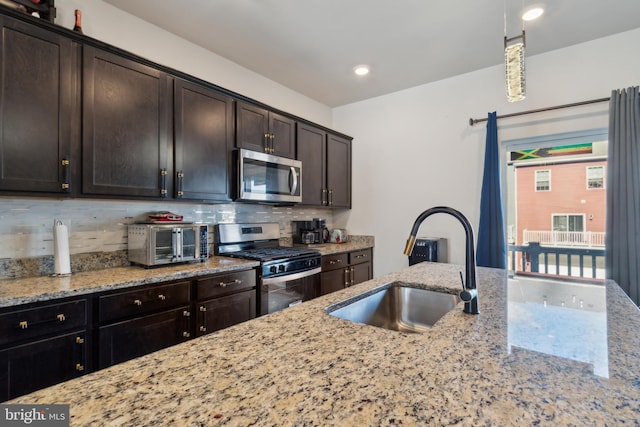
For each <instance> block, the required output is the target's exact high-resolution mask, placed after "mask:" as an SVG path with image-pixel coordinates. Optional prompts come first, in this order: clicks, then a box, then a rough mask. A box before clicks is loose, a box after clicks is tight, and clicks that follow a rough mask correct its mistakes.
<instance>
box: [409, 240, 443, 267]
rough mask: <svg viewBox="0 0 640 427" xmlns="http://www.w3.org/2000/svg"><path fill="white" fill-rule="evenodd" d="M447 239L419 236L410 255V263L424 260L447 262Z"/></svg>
mask: <svg viewBox="0 0 640 427" xmlns="http://www.w3.org/2000/svg"><path fill="white" fill-rule="evenodd" d="M447 260H448V257H447V239H443V238H437V237H436V238H432V237H418V238H417V239H416V243H415V245H414V246H413V252H411V255H409V265H414V264H417V263H419V262H423V261H430V262H447Z"/></svg>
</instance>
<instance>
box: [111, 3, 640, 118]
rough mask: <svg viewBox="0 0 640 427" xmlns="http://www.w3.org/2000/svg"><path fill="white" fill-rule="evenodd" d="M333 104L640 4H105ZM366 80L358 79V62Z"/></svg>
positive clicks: (608, 23) (615, 27)
mask: <svg viewBox="0 0 640 427" xmlns="http://www.w3.org/2000/svg"><path fill="white" fill-rule="evenodd" d="M105 1H106V2H107V3H110V4H112V5H114V6H116V7H118V8H119V9H122V10H125V11H127V12H129V13H131V14H133V15H136V16H138V17H140V18H142V19H144V20H146V21H148V22H150V23H153V24H155V25H157V26H159V27H161V28H164V29H166V30H168V31H170V32H172V33H174V34H177V35H178V36H180V37H182V38H184V39H187V40H190V41H191V42H193V43H196V44H198V45H200V46H202V47H204V48H206V49H208V50H210V51H212V52H215V53H216V54H218V55H220V56H222V57H225V58H227V59H229V60H231V61H233V62H235V63H237V64H240V65H242V66H244V67H246V68H248V69H250V70H253V71H255V72H256V73H258V74H261V75H263V76H265V77H268V78H270V79H271V80H274V81H276V82H278V83H280V84H282V85H284V86H287V87H289V88H291V89H293V90H295V91H297V92H300V93H302V94H305V95H307V96H309V97H310V98H313V99H315V100H317V101H319V102H321V103H323V104H326V105H328V106H331V107H335V106H339V105H344V104H348V103H352V102H356V101H359V100H363V99H367V98H371V97H374V96H378V95H383V94H387V93H391V92H395V91H398V90H401V89H406V88H409V87H413V86H417V85H420V84H424V83H428V82H432V81H436V80H441V79H444V78H447V77H451V76H455V75H459V74H463V73H467V72H470V71H474V70H479V69H482V68H486V67H490V66H494V65H498V64H501V63H502V62H503V37H504V27H505V19H504V16H505V13H504V12H505V3H506V8H507V10H506V16H507V19H506V21H507V34H508V36H509V37H513V36H516V35H518V34H520V31H521V29H522V25H521V22H520V20H519V14H520V10H521V9H522V6H523V5H524V6H525V7H529V6H532V5H533V4H545V9H546V10H545V14H544V15H543V16H542V17H541V18H540V19H539V20H537V21H535V22H530V23H527V24H526V26H525V30H526V39H527V45H526V55H527V56H531V55H535V54H539V53H542V52H547V51H550V50H555V49H559V48H562V47H565V46H569V45H573V44H576V43H581V42H585V41H589V40H593V39H596V38H600V37H603V36H607V35H611V34H615V33H619V32H623V31H627V30H631V29H634V28H638V27H640V0H541V1H536V0H526V1H525V0H502V1H501V0H189V1H179V0H135V1H131V0H105ZM358 64H369V65H370V66H371V70H372V71H371V74H370V75H369V76H367V77H365V78H358V77H356V76H355V75H354V74H353V72H352V70H353V67H354V66H355V65H358Z"/></svg>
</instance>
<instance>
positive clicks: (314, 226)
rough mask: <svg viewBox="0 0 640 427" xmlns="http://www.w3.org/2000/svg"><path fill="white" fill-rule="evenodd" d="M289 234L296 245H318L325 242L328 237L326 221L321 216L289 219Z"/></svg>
mask: <svg viewBox="0 0 640 427" xmlns="http://www.w3.org/2000/svg"><path fill="white" fill-rule="evenodd" d="M291 234H292V237H293V243H295V244H296V245H319V244H322V243H325V242H327V240H328V238H329V230H328V229H327V227H326V221H325V220H324V219H321V218H314V219H313V220H311V221H291Z"/></svg>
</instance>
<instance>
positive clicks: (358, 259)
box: [349, 249, 372, 265]
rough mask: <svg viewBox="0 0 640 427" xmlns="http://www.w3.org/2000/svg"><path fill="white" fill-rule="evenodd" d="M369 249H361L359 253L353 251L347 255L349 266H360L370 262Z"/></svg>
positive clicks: (370, 254) (370, 252) (370, 253)
mask: <svg viewBox="0 0 640 427" xmlns="http://www.w3.org/2000/svg"><path fill="white" fill-rule="evenodd" d="M371 256H372V251H371V249H362V250H361V251H353V252H350V253H349V264H351V265H353V264H361V263H363V262H369V261H371Z"/></svg>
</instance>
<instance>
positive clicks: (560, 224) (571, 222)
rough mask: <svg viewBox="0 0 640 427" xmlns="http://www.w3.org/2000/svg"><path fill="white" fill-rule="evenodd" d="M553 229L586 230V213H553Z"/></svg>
mask: <svg viewBox="0 0 640 427" xmlns="http://www.w3.org/2000/svg"><path fill="white" fill-rule="evenodd" d="M553 231H579V232H583V231H584V214H574V215H572V214H553Z"/></svg>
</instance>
